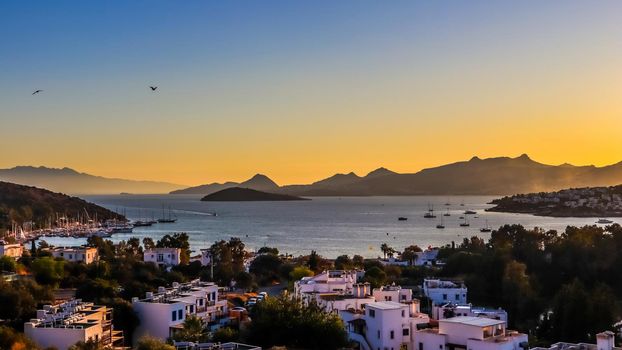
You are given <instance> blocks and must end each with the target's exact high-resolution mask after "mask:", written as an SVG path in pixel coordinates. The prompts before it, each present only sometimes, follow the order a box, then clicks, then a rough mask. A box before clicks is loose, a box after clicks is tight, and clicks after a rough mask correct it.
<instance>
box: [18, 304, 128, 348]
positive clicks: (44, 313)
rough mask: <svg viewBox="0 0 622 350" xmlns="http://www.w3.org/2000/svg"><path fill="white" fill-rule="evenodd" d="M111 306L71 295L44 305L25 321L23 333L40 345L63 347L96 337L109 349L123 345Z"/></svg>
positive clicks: (121, 333)
mask: <svg viewBox="0 0 622 350" xmlns="http://www.w3.org/2000/svg"><path fill="white" fill-rule="evenodd" d="M112 311H113V310H112V309H111V308H108V307H106V306H99V305H94V304H93V303H89V302H83V301H82V300H80V299H73V300H70V301H68V302H65V303H62V304H58V305H45V306H44V307H43V309H42V310H38V311H37V317H36V318H34V319H31V320H30V321H29V322H26V323H24V334H25V335H26V336H27V337H28V338H30V339H31V340H32V341H33V342H34V343H35V344H37V345H38V346H40V347H41V348H48V347H51V348H56V349H59V350H66V349H68V348H69V347H70V346H72V345H74V344H75V343H77V342H79V341H83V342H86V341H88V340H91V339H92V340H96V341H99V342H101V344H102V345H104V346H105V347H109V348H112V349H115V348H121V347H122V346H123V332H121V331H115V330H114V328H113V325H112Z"/></svg>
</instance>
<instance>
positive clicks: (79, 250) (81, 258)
mask: <svg viewBox="0 0 622 350" xmlns="http://www.w3.org/2000/svg"><path fill="white" fill-rule="evenodd" d="M49 252H50V253H52V256H53V257H54V258H62V259H64V260H66V261H70V262H81V263H85V264H90V263H92V262H96V261H99V254H98V252H97V248H94V247H85V246H79V247H52V248H49Z"/></svg>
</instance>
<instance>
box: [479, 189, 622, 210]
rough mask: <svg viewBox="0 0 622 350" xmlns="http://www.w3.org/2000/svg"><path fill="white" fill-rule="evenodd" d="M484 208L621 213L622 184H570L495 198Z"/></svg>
mask: <svg viewBox="0 0 622 350" xmlns="http://www.w3.org/2000/svg"><path fill="white" fill-rule="evenodd" d="M492 204H495V205H496V206H495V207H493V208H490V209H488V211H500V212H517V213H530V214H535V215H542V216H578V217H590V216H594V217H618V216H622V186H612V187H585V188H571V189H565V190H561V191H557V192H541V193H530V194H518V195H514V196H509V197H504V198H501V199H495V200H493V201H492Z"/></svg>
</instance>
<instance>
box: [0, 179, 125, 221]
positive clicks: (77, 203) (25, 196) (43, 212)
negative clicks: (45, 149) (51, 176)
mask: <svg viewBox="0 0 622 350" xmlns="http://www.w3.org/2000/svg"><path fill="white" fill-rule="evenodd" d="M86 213H88V215H89V216H90V217H91V218H95V217H97V218H98V219H99V220H107V219H113V218H117V219H124V217H123V216H121V215H118V214H116V213H114V212H112V211H110V210H108V209H106V208H102V207H100V206H98V205H95V204H93V203H89V202H87V201H85V200H83V199H80V198H77V197H70V196H67V195H64V194H61V193H54V192H51V191H48V190H44V189H41V188H36V187H30V186H23V185H17V184H12V183H8V182H0V228H7V227H11V223H12V222H15V223H17V224H20V225H21V224H22V223H24V222H26V221H33V222H34V223H35V224H36V225H37V226H38V227H41V226H43V225H44V224H45V223H46V222H47V221H48V220H49V218H51V217H55V216H56V215H57V214H58V215H60V216H65V217H77V216H85V215H86Z"/></svg>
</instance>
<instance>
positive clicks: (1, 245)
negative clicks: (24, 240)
mask: <svg viewBox="0 0 622 350" xmlns="http://www.w3.org/2000/svg"><path fill="white" fill-rule="evenodd" d="M23 254H24V246H23V245H22V244H21V243H8V242H6V241H1V240H0V256H8V257H11V258H13V259H19V258H21V257H22V255H23Z"/></svg>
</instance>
